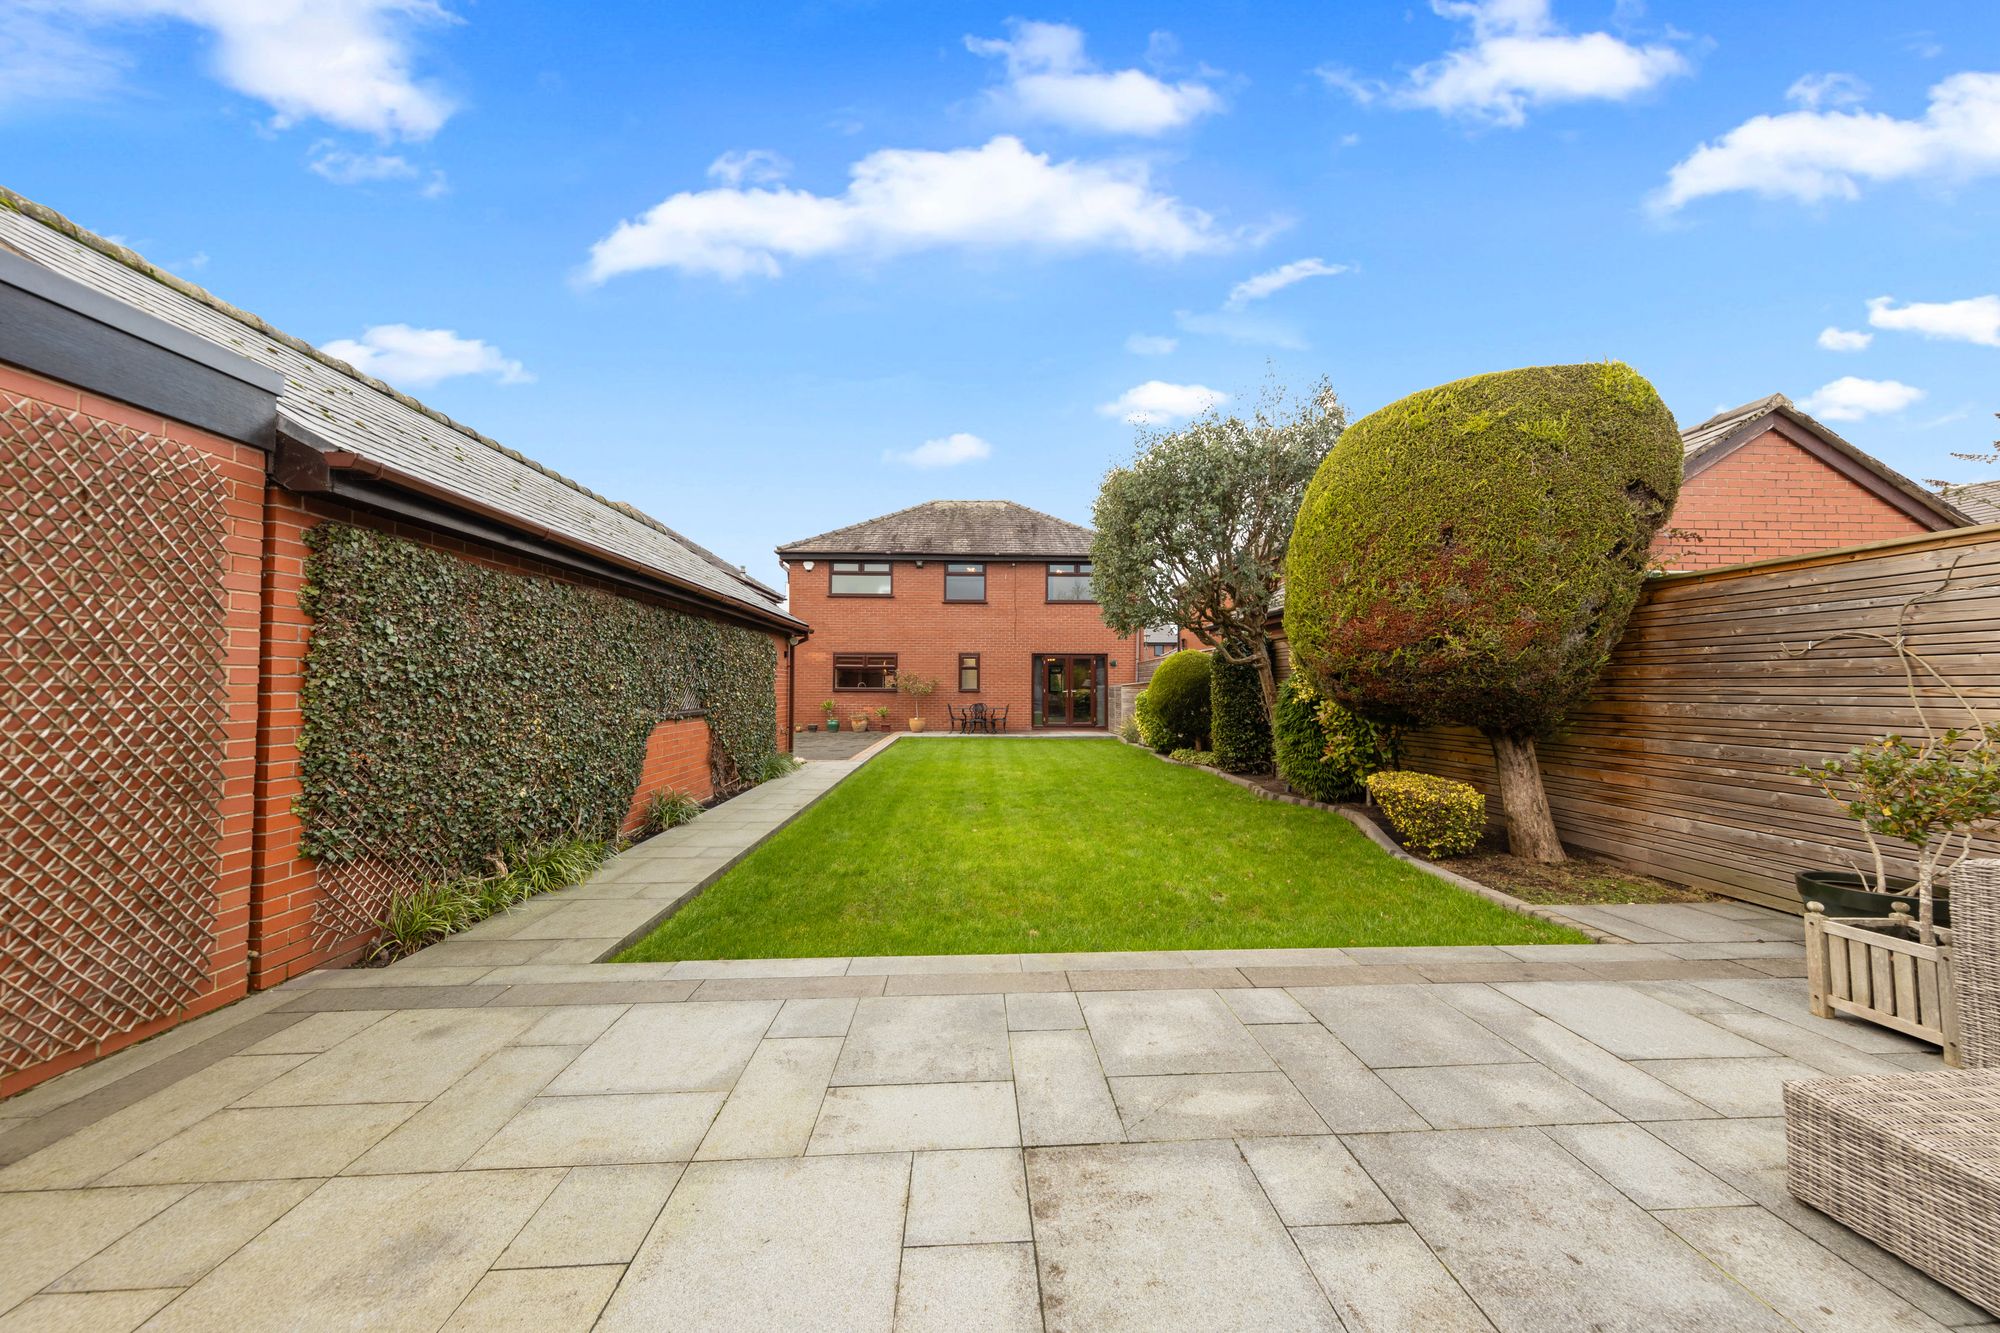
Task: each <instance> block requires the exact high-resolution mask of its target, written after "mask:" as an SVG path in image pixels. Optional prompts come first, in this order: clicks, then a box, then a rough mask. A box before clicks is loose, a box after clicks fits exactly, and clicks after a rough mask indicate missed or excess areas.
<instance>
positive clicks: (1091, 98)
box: [965, 19, 1222, 135]
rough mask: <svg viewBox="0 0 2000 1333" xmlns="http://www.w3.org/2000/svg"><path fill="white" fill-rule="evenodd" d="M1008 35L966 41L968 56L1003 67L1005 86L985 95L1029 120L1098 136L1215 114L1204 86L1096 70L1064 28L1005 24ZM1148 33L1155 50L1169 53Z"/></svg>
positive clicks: (1217, 104) (1217, 103)
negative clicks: (992, 59)
mask: <svg viewBox="0 0 2000 1333" xmlns="http://www.w3.org/2000/svg"><path fill="white" fill-rule="evenodd" d="M1007 27H1008V32H1009V34H1010V35H1009V36H1008V37H1004V38H1001V37H967V38H966V39H965V48H966V50H968V51H971V52H972V53H973V54H974V55H981V56H996V57H998V58H1000V59H1002V60H1004V61H1006V62H1007V82H1006V84H1005V85H1004V86H1002V87H1000V88H997V89H994V90H993V92H992V93H991V94H990V96H991V97H992V99H993V101H994V103H995V104H996V105H998V106H999V107H1000V108H1001V109H1002V110H1004V111H1006V112H1007V113H1009V114H1011V115H1015V116H1020V117H1024V118H1026V119H1029V120H1038V121H1044V122H1048V123H1051V124H1056V125H1061V126H1064V127H1066V128H1068V129H1073V130H1086V131H1092V132H1096V133H1102V134H1140V135H1154V134H1164V133H1166V132H1167V131H1168V130H1176V129H1179V128H1181V127H1182V126H1183V125H1187V124H1189V123H1190V122H1192V121H1194V120H1196V119H1198V118H1199V117H1201V116H1205V115H1209V114H1211V113H1213V112H1216V111H1220V110H1221V109H1222V98H1221V96H1220V95H1219V94H1218V93H1217V92H1216V91H1215V90H1214V89H1213V88H1211V87H1209V86H1208V85H1207V84H1205V83H1199V82H1195V81H1193V80H1185V81H1182V82H1180V83H1168V82H1166V81H1165V80H1162V79H1157V78H1155V77H1153V76H1152V75H1151V74H1147V73H1146V72H1144V71H1143V70H1136V69H1121V70H1111V71H1105V70H1100V69H1098V68H1097V66H1096V65H1095V64H1094V63H1093V62H1092V61H1091V60H1090V58H1089V57H1087V56H1086V55H1084V53H1083V33H1082V32H1081V31H1079V30H1078V29H1076V28H1073V27H1070V26H1069V25H1068V24H1064V23H1026V22H1023V21H1021V20H1019V19H1015V20H1012V21H1010V22H1009V23H1008V25H1007ZM1163 36H1164V34H1160V33H1155V34H1153V42H1152V47H1153V49H1154V50H1155V51H1164V50H1170V49H1171V40H1170V39H1169V41H1168V42H1166V43H1164V44H1163V43H1162V42H1161V40H1160V39H1161V38H1162V37H1163Z"/></svg>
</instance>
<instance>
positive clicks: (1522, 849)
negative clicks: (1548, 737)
mask: <svg viewBox="0 0 2000 1333" xmlns="http://www.w3.org/2000/svg"><path fill="white" fill-rule="evenodd" d="M1486 739H1487V740H1489V741H1491V742H1492V743H1493V767H1494V770H1495V772H1496V773H1497V774H1498V775H1499V779H1500V807H1501V809H1503V810H1505V811H1506V812H1507V850H1508V851H1510V852H1512V853H1514V855H1516V856H1519V857H1523V858H1525V859H1527V860H1529V861H1540V862H1542V863H1543V864H1544V865H1553V864H1554V863H1555V862H1557V861H1562V860H1565V859H1567V858H1565V857H1564V855H1563V845H1562V839H1561V838H1560V837H1558V836H1556V821H1555V816H1554V815H1552V814H1550V813H1549V794H1548V792H1546V791H1544V790H1543V788H1542V766H1541V765H1540V764H1539V763H1538V762H1536V759H1535V738H1534V737H1532V736H1498V735H1491V734H1489V735H1488V736H1487V738H1486Z"/></svg>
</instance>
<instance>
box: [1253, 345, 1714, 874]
mask: <svg viewBox="0 0 2000 1333" xmlns="http://www.w3.org/2000/svg"><path fill="white" fill-rule="evenodd" d="M1680 480H1681V441H1680V434H1679V432H1678V430H1677V429H1676V428H1675V426H1674V419H1673V416H1672V414H1670V413H1669V412H1668V411H1667V409H1666V406H1665V405H1664V404H1663V403H1661V401H1660V396H1659V394H1657V393H1656V392H1654V390H1653V386H1652V385H1651V384H1648V383H1647V382H1646V380H1645V379H1644V378H1643V377H1641V376H1640V375H1639V374H1638V372H1636V371H1634V370H1633V369H1632V368H1631V367H1629V366H1625V365H1622V364H1619V363H1617V362H1607V363H1603V364H1592V365H1580V366H1542V367H1534V368H1530V369H1526V370H1510V371H1504V372H1501V373H1499V374H1494V375H1480V376H1476V377H1474V378H1472V379H1466V380H1459V381H1457V382H1456V383H1453V384H1446V385H1441V386H1439V387H1438V388H1434V389H1426V390H1424V391H1423V392H1421V393H1415V394H1411V395H1410V396H1409V397H1407V398H1404V399H1402V400H1401V401H1400V402H1396V403H1392V404H1390V405H1389V406H1388V407H1385V408H1383V409H1382V410H1381V411H1379V412H1376V413H1374V414H1372V415H1371V416H1368V417H1366V418H1364V419H1363V420H1361V421H1360V422H1357V423H1356V424H1355V425H1354V426H1353V427H1351V428H1350V429H1349V430H1348V432H1347V434H1346V435H1345V437H1343V439H1342V440H1341V444H1340V447H1339V448H1338V449H1336V450H1335V451H1334V452H1333V454H1332V455H1331V456H1330V457H1329V458H1328V459H1327V461H1326V462H1325V463H1324V464H1322V465H1321V467H1320V470H1319V474H1318V475H1317V476H1316V477H1314V478H1313V483H1312V486H1311V487H1310V489H1309V490H1308V491H1307V493H1306V498H1305V503H1304V504H1303V506H1302V507H1301V508H1300V510H1299V518H1298V524H1297V527H1296V528H1295V530H1294V532H1293V534H1292V543H1291V553H1290V557H1289V561H1288V564H1287V578H1286V589H1285V600H1286V606H1285V632H1286V634H1287V636H1288V637H1289V638H1290V640H1291V643H1292V652H1293V655H1294V657H1295V659H1296V660H1297V661H1298V662H1299V663H1300V664H1302V665H1303V666H1304V667H1305V668H1306V669H1307V670H1309V671H1310V672H1311V673H1312V675H1313V677H1314V680H1315V682H1316V684H1317V685H1318V686H1319V688H1320V689H1321V690H1322V691H1323V692H1324V693H1325V694H1327V695H1328V696H1329V697H1331V698H1333V699H1335V700H1337V701H1338V702H1339V703H1341V704H1343V705H1345V706H1346V707H1348V708H1351V709H1354V710H1355V711H1357V712H1360V713H1363V714H1365V715H1367V716H1370V717H1379V718H1382V719H1384V720H1387V721H1391V722H1397V723H1404V724H1408V725H1413V726H1427V725H1433V724H1439V723H1456V724H1461V725H1465V726H1471V727H1476V728H1477V729H1478V730H1480V731H1481V732H1483V733H1484V734H1485V735H1486V737H1487V739H1488V740H1489V741H1490V742H1491V743H1492V746H1493V757H1494V762H1495V767H1496V770H1497V773H1498V778H1499V788H1500V798H1501V803H1502V805H1503V807H1504V808H1505V810H1506V814H1507V830H1508V838H1509V844H1510V846H1511V847H1512V849H1513V850H1514V852H1515V853H1516V854H1517V855H1521V856H1526V857H1530V858H1532V859H1534V860H1538V861H1560V860H1561V859H1562V858H1563V852H1562V843H1561V840H1560V839H1559V838H1558V837H1557V836H1556V829H1555V821H1554V819H1553V818H1552V817H1551V816H1550V814H1549V806H1548V797H1547V795H1546V793H1545V792H1544V791H1543V789H1542V780H1541V771H1540V768H1539V767H1538V765H1537V762H1536V758H1535V741H1536V739H1537V738H1538V737H1543V736H1547V735H1548V734H1550V733H1551V732H1552V731H1553V730H1555V729H1556V728H1557V727H1559V726H1560V725H1561V724H1562V721H1563V719H1564V717H1565V715H1566V714H1567V713H1568V712H1569V711H1570V710H1571V709H1572V708H1574V707H1575V706H1576V705H1577V704H1578V703H1580V702H1582V700H1583V699H1584V698H1585V697H1586V696H1587V695H1588V694H1589V692H1590V687H1591V685H1592V683H1593V682H1594V681H1595V680H1596V679H1597V676H1598V673H1599V672H1600V671H1601V670H1602V669H1603V667H1604V663H1605V661H1606V659H1607V658H1608V657H1609V656H1610V654H1611V649H1612V646H1613V645H1614V644H1616V643H1617V641H1618V636H1619V635H1620V634H1621V633H1623V631H1624V629H1625V622H1626V619H1627V618H1628V617H1629V616H1630V615H1631V613H1632V608H1633V606H1634V605H1635V604H1636V603H1637V602H1638V599H1639V589H1640V585H1641V583H1642V582H1643V581H1644V579H1645V573H1646V568H1647V560H1648V548H1649V545H1650V543H1651V541H1652V538H1653V535H1654V533H1656V532H1657V531H1659V529H1660V527H1661V525H1662V524H1664V523H1665V522H1666V519H1667V516H1668V514H1669V513H1671V512H1672V510H1673V505H1674V498H1675V496H1676V495H1677V494H1678V493H1679V490H1680Z"/></svg>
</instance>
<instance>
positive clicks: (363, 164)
mask: <svg viewBox="0 0 2000 1333" xmlns="http://www.w3.org/2000/svg"><path fill="white" fill-rule="evenodd" d="M306 165H307V166H309V167H311V168H312V171H313V174H314V175H317V176H324V177H326V178H327V179H328V180H330V181H332V182H333V183H334V184H335V185H363V184H367V183H368V182H370V181H397V180H414V179H415V178H416V177H417V176H418V175H419V172H418V171H417V167H416V164H415V163H413V162H411V161H410V160H409V159H408V158H406V157H404V156H402V155H401V154H399V153H356V152H353V151H351V150H349V149H346V148H336V147H334V146H333V145H332V144H330V143H319V144H315V145H314V146H313V154H312V157H311V159H310V160H309V161H308V162H307V163H306Z"/></svg>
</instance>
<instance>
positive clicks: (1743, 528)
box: [1653, 431, 1929, 569]
mask: <svg viewBox="0 0 2000 1333" xmlns="http://www.w3.org/2000/svg"><path fill="white" fill-rule="evenodd" d="M1668 527H1669V528H1670V529H1673V528H1677V529H1682V530H1685V531H1690V532H1694V533H1697V534H1699V535H1700V538H1701V540H1700V541H1698V542H1696V541H1688V540H1685V539H1683V538H1680V537H1678V536H1676V535H1675V534H1674V533H1672V532H1662V533H1661V534H1660V536H1659V538H1658V539H1657V540H1656V541H1655V542H1654V544H1653V550H1654V554H1655V555H1656V556H1657V557H1658V558H1659V559H1660V560H1661V562H1662V563H1663V564H1665V565H1666V567H1667V568H1669V569H1715V568H1717V567H1719V566H1722V565H1737V564H1743V563H1744V562H1746V561H1751V560H1766V559H1771V558H1774V557H1778V556H1790V555H1806V554H1809V553H1811V552H1813V551H1824V550H1829V549H1831V548H1833V547H1837V546H1858V545H1861V544H1862V543H1864V542H1875V541H1887V540H1889V539H1891V538H1895V537H1910V536H1915V535H1916V534H1918V533H1921V532H1926V531H1928V530H1929V529H1927V528H1926V527H1925V526H1924V525H1923V524H1921V523H1919V522H1917V521H1916V520H1915V519H1913V518H1911V517H1910V516H1909V515H1907V514H1905V513H1903V512H1902V511H1901V510H1899V509H1897V508H1896V507H1895V506H1893V505H1891V504H1889V503H1888V502H1887V501H1885V500H1883V499H1881V498H1880V497H1878V496H1876V495H1874V494H1871V493H1870V492H1869V491H1868V490H1866V489H1865V488H1863V487H1862V486H1861V485H1859V484H1858V483H1856V482H1854V481H1851V480H1849V479H1848V478H1847V477H1845V476H1842V475H1841V474H1840V473H1839V472H1836V471H1835V470H1834V469H1833V468H1831V467H1828V466H1827V465H1826V464H1825V463H1823V462H1821V461H1820V460H1819V459H1817V458H1814V457H1813V456H1812V455H1811V454H1809V453H1807V452H1806V451H1805V450H1804V449H1801V448H1799V446H1797V445H1796V444H1793V443H1792V442H1791V441H1790V440H1787V439H1785V438H1784V437H1783V436H1781V435H1779V434H1778V433H1777V432H1775V431H1767V432H1766V433H1765V434H1763V435H1761V436H1759V437H1758V438H1756V439H1754V440H1751V441H1750V442H1749V443H1747V444H1745V445H1743V446H1742V447H1740V448H1738V449H1736V450H1735V451H1734V452H1732V453H1731V454H1730V455H1729V456H1728V457H1726V458H1724V459H1722V460H1720V461H1719V462H1717V463H1715V464H1713V465H1712V466H1710V467H1708V468H1706V469H1704V470H1703V471H1701V472H1699V473H1697V474H1696V475H1694V476H1692V477H1690V478H1688V480H1687V482H1686V484H1684V485H1683V486H1682V487H1681V495H1680V500H1679V502H1678V503H1677V504H1676V505H1675V506H1674V515H1673V518H1672V519H1671V520H1669V522H1668Z"/></svg>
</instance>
